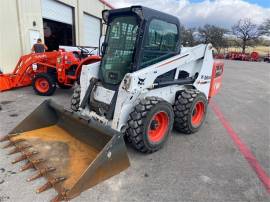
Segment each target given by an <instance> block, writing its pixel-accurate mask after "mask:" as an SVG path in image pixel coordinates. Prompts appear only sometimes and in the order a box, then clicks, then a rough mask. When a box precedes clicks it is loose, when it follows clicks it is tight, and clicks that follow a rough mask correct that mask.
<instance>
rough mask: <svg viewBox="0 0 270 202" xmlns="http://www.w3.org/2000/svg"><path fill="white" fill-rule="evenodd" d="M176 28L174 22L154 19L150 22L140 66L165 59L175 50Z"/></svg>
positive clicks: (176, 40)
mask: <svg viewBox="0 0 270 202" xmlns="http://www.w3.org/2000/svg"><path fill="white" fill-rule="evenodd" d="M178 40H179V39H178V30H177V26H176V25H175V24H171V23H168V22H165V21H162V20H158V19H154V20H152V21H151V22H150V25H149V29H148V33H147V36H146V43H145V46H144V53H143V59H142V65H141V66H142V67H145V66H149V65H152V64H155V63H157V62H160V61H162V60H164V59H167V58H169V57H171V56H172V55H174V54H175V52H176V51H177V42H178Z"/></svg>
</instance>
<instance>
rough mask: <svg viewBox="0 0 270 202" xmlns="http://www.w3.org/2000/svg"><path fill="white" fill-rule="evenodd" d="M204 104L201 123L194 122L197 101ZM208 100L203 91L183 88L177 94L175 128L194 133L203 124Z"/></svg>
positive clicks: (174, 107) (186, 132) (179, 130)
mask: <svg viewBox="0 0 270 202" xmlns="http://www.w3.org/2000/svg"><path fill="white" fill-rule="evenodd" d="M199 101H201V102H203V104H204V117H203V118H202V120H201V122H200V124H199V125H197V126H194V125H193V124H192V114H193V111H194V108H195V106H196V103H197V102H199ZM207 105H208V101H207V99H206V97H205V95H204V94H203V93H201V92H200V91H198V90H195V89H189V90H183V91H180V92H179V93H178V95H177V96H176V100H175V104H174V106H173V110H174V128H175V129H176V130H177V131H178V132H181V133H185V134H192V133H195V132H197V131H198V130H199V129H200V127H201V126H202V125H203V123H204V121H205V117H206V113H207Z"/></svg>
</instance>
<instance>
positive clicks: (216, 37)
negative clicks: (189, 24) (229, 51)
mask: <svg viewBox="0 0 270 202" xmlns="http://www.w3.org/2000/svg"><path fill="white" fill-rule="evenodd" d="M198 31H199V38H200V39H199V40H200V41H201V42H202V43H211V44H212V45H213V47H214V48H216V50H217V52H218V53H220V50H221V49H222V48H225V47H226V46H227V40H226V39H225V34H226V33H227V32H228V31H227V30H226V29H224V28H221V27H217V26H214V25H208V24H207V25H204V26H203V27H199V29H198Z"/></svg>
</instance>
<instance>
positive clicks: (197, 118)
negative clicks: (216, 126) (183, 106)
mask: <svg viewBox="0 0 270 202" xmlns="http://www.w3.org/2000/svg"><path fill="white" fill-rule="evenodd" d="M204 114H205V105H204V103H203V102H197V103H196V105H195V107H194V109H193V111H192V119H191V123H192V125H193V126H195V127H196V126H199V125H200V124H201V122H202V120H203V118H204Z"/></svg>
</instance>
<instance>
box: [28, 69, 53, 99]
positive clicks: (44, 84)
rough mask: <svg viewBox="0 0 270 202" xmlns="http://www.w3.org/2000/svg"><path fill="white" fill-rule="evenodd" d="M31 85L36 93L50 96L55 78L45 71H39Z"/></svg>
mask: <svg viewBox="0 0 270 202" xmlns="http://www.w3.org/2000/svg"><path fill="white" fill-rule="evenodd" d="M32 87H33V89H34V91H35V92H36V94H38V95H42V96H50V95H52V94H53V93H54V92H55V90H56V82H55V78H54V77H53V76H52V75H50V74H47V73H39V74H37V75H36V76H35V77H34V79H33V81H32Z"/></svg>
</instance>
